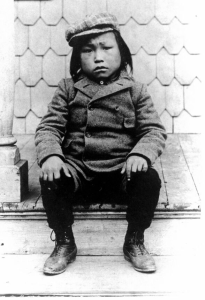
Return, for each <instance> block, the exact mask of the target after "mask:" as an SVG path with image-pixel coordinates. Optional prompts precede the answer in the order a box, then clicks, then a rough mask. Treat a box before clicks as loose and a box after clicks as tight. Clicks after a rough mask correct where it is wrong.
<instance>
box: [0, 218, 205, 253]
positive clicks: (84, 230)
mask: <svg viewBox="0 0 205 300" xmlns="http://www.w3.org/2000/svg"><path fill="white" fill-rule="evenodd" d="M201 227H202V226H201V220H200V219H192V220H190V219H155V220H154V221H153V222H152V225H151V227H150V228H149V229H147V230H146V232H145V241H146V245H147V247H148V249H149V250H150V252H151V253H153V254H154V255H183V254H184V253H186V252H187V250H189V251H191V253H192V254H195V255H196V254H197V253H198V250H199V246H198V245H199V244H200V232H201ZM126 229H127V221H126V220H124V219H122V220H120V219H117V220H116V219H114V220H111V219H107V220H106V219H105V220H102V219H93V220H86V219H85V220H76V221H75V223H74V225H73V231H74V235H75V239H76V243H77V246H78V249H79V250H78V255H83V256H84V255H122V245H123V242H124V236H125V233H126ZM50 234H51V230H50V228H49V227H48V225H47V222H46V221H45V220H0V245H1V246H0V254H38V253H42V254H48V253H50V252H51V251H52V249H53V247H54V242H52V241H51V239H50ZM53 238H55V235H54V234H53Z"/></svg>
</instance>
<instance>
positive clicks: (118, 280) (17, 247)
mask: <svg viewBox="0 0 205 300" xmlns="http://www.w3.org/2000/svg"><path fill="white" fill-rule="evenodd" d="M126 226H127V224H126V221H125V220H110V219H108V220H101V219H95V220H76V222H75V224H74V235H75V238H76V244H77V247H78V256H77V259H76V261H75V262H74V263H72V264H71V265H69V267H68V269H67V270H66V272H65V273H63V274H60V275H58V276H54V277H52V276H45V275H43V273H42V268H43V264H44V261H45V260H46V258H47V257H48V254H50V253H51V251H52V249H53V247H54V243H53V242H52V241H50V238H49V235H50V233H51V230H50V229H49V228H48V226H47V224H46V222H45V220H1V221H0V245H1V247H0V250H1V252H0V265H1V275H0V276H1V287H0V295H6V296H9V295H13V296H19V295H23V296H48V297H49V296H73V297H77V296H79V297H80V296H85V297H87V296H112V297H116V296H129V297H133V296H143V297H144V298H143V299H150V298H149V297H152V298H153V297H154V296H155V297H160V296H164V297H165V298H166V297H167V299H169V300H170V299H185V297H186V299H197V300H198V299H203V297H201V295H202V294H201V287H202V283H201V281H202V278H203V276H201V271H202V253H201V236H202V230H201V228H202V224H201V220H200V219H192V220H190V219H155V220H154V221H153V223H152V226H151V227H150V228H149V229H148V230H147V231H146V233H145V244H146V247H147V249H148V250H149V251H150V252H151V253H152V255H153V256H154V258H155V261H156V264H157V272H156V273H154V274H143V273H139V272H137V271H135V270H134V269H133V268H132V266H131V264H130V263H128V262H127V261H125V260H124V257H123V252H122V245H123V241H124V235H125V232H126ZM25 254H27V255H25ZM157 299H158V298H157Z"/></svg>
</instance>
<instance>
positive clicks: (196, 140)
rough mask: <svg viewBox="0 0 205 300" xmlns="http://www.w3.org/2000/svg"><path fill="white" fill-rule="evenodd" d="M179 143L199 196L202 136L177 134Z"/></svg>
mask: <svg viewBox="0 0 205 300" xmlns="http://www.w3.org/2000/svg"><path fill="white" fill-rule="evenodd" d="M179 141H180V145H181V147H182V150H183V153H184V156H185V160H186V162H187V165H188V168H189V170H190V172H191V175H192V178H193V181H194V183H195V185H196V189H197V191H198V193H199V197H200V198H201V197H202V195H203V191H204V189H203V182H202V178H203V177H202V176H201V175H202V161H203V158H202V137H201V135H200V134H196V135H193V134H192V135H185V134H180V135H179Z"/></svg>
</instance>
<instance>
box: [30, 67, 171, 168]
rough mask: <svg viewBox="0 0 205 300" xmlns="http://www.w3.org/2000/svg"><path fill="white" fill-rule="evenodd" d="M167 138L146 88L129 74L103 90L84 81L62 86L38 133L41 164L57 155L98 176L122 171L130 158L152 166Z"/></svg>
mask: <svg viewBox="0 0 205 300" xmlns="http://www.w3.org/2000/svg"><path fill="white" fill-rule="evenodd" d="M165 140H166V133H165V129H164V126H163V125H162V123H161V121H160V119H159V117H158V114H157V112H156V110H155V108H154V106H153V102H152V100H151V97H150V95H149V94H148V92H147V89H146V87H145V85H143V84H141V83H139V82H136V81H134V79H133V78H131V77H130V76H129V75H128V74H127V73H126V72H125V71H123V72H121V75H120V77H119V79H118V80H116V81H114V82H111V83H109V84H107V85H100V84H98V83H96V82H93V81H91V80H90V79H89V78H87V77H86V76H81V77H80V78H79V80H78V81H77V82H76V83H74V82H73V80H72V79H63V80H61V81H60V83H59V85H58V88H57V90H56V92H55V95H54V97H53V99H52V101H51V103H50V104H49V106H48V112H47V114H46V115H45V116H44V117H43V118H42V120H41V122H40V124H39V126H38V127H37V130H36V137H35V143H36V148H37V156H38V162H39V164H40V165H42V163H43V161H44V160H45V159H46V158H47V157H49V156H51V155H58V156H60V157H61V158H62V159H63V160H64V161H66V160H69V161H71V163H72V165H78V166H79V165H80V164H84V165H86V166H87V167H88V168H89V169H90V170H93V171H96V172H110V171H114V170H117V169H119V168H121V167H122V166H123V164H124V162H125V161H126V159H127V157H128V156H129V155H139V156H142V157H145V158H146V159H147V161H148V162H149V164H150V165H152V164H153V163H154V162H155V160H156V159H157V157H158V156H159V155H160V154H161V153H162V151H163V149H164V146H165Z"/></svg>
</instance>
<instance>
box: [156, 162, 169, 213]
mask: <svg viewBox="0 0 205 300" xmlns="http://www.w3.org/2000/svg"><path fill="white" fill-rule="evenodd" d="M154 167H155V169H156V170H157V172H158V174H159V177H160V179H161V189H160V195H159V202H158V204H157V209H160V208H162V209H163V208H166V206H167V204H168V199H167V193H166V187H165V184H164V175H163V171H162V165H161V159H160V158H159V159H157V161H156V163H155V164H154Z"/></svg>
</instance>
